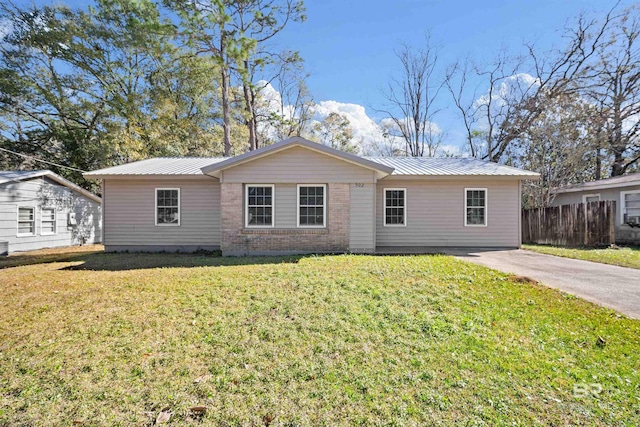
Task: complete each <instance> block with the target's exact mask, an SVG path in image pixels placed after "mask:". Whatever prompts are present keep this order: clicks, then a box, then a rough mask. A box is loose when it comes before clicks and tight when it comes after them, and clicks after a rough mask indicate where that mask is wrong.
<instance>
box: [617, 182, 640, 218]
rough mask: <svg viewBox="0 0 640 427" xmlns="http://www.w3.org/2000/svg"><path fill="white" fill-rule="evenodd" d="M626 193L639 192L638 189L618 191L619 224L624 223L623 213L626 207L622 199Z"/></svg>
mask: <svg viewBox="0 0 640 427" xmlns="http://www.w3.org/2000/svg"><path fill="white" fill-rule="evenodd" d="M627 194H640V190H630V191H621V192H620V209H619V211H620V224H624V215H625V214H626V213H627V207H626V206H625V204H624V199H625V197H624V196H626V195H627Z"/></svg>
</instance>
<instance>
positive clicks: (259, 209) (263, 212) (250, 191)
mask: <svg viewBox="0 0 640 427" xmlns="http://www.w3.org/2000/svg"><path fill="white" fill-rule="evenodd" d="M246 188H247V189H246V198H245V225H246V226H247V227H273V224H274V221H273V193H274V191H273V188H274V187H273V185H247V186H246Z"/></svg>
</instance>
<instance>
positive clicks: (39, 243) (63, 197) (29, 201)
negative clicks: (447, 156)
mask: <svg viewBox="0 0 640 427" xmlns="http://www.w3.org/2000/svg"><path fill="white" fill-rule="evenodd" d="M18 207H33V208H35V220H36V221H35V233H34V235H30V236H18ZM43 208H53V209H55V211H56V233H55V234H44V235H43V234H42V223H41V220H42V209H43ZM70 212H74V213H75V214H76V221H77V225H75V226H68V225H67V217H68V214H69V213H70ZM101 237H102V230H101V206H100V203H98V202H96V201H94V200H92V199H89V198H87V197H85V196H83V195H81V194H79V193H77V192H75V191H73V190H71V189H70V188H68V187H65V186H63V185H60V184H58V183H57V182H55V181H52V180H50V179H48V178H34V179H30V180H25V181H18V182H13V183H5V184H2V185H0V241H5V242H8V243H9V252H10V253H11V252H19V251H29V250H35V249H42V248H54V247H62V246H72V245H79V244H93V243H99V242H100V241H101Z"/></svg>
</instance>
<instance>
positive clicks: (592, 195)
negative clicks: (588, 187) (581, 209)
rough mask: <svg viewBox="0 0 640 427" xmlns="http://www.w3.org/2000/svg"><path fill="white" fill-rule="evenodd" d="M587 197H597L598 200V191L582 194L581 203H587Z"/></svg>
mask: <svg viewBox="0 0 640 427" xmlns="http://www.w3.org/2000/svg"><path fill="white" fill-rule="evenodd" d="M587 197H598V201H600V200H601V199H600V193H593V194H583V195H582V203H587Z"/></svg>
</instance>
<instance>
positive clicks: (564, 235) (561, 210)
mask: <svg viewBox="0 0 640 427" xmlns="http://www.w3.org/2000/svg"><path fill="white" fill-rule="evenodd" d="M615 205H616V202H615V201H613V200H604V201H600V202H590V203H576V204H571V205H561V206H550V207H547V208H536V209H526V210H523V211H522V243H536V244H541V245H560V246H605V245H610V244H613V243H615Z"/></svg>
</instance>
